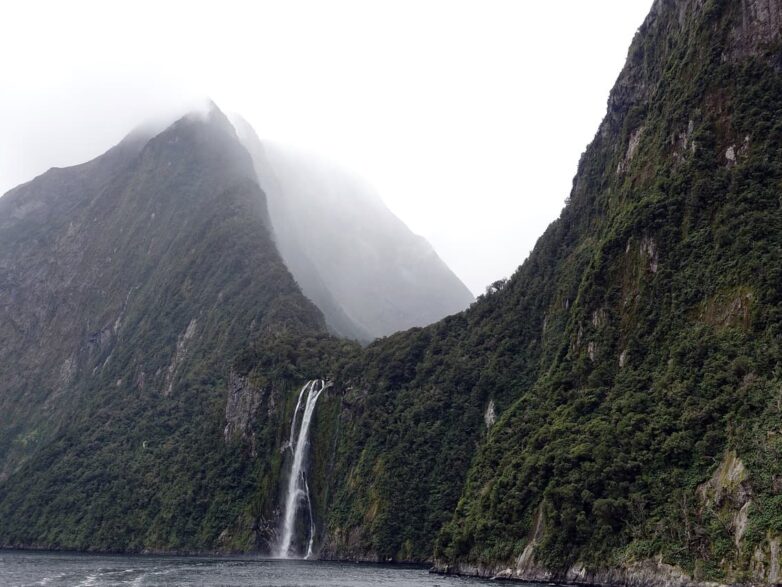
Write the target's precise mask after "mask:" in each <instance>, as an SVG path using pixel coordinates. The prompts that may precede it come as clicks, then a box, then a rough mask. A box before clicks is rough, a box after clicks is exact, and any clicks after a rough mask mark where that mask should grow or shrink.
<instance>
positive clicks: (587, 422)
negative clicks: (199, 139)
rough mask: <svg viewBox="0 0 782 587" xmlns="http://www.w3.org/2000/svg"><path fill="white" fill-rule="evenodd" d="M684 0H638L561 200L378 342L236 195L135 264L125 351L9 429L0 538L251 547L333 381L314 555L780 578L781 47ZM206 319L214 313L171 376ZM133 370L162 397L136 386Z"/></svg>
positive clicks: (119, 348) (261, 544)
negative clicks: (453, 298)
mask: <svg viewBox="0 0 782 587" xmlns="http://www.w3.org/2000/svg"><path fill="white" fill-rule="evenodd" d="M750 1H751V0H747V2H750ZM696 4H697V3H692V2H687V1H682V2H672V3H656V4H655V11H654V14H653V15H652V16H651V17H650V18H649V19H648V20H647V23H646V24H645V25H644V26H643V27H642V29H641V31H640V32H639V34H638V35H637V37H636V39H635V40H634V42H633V45H632V47H631V50H630V55H629V58H628V63H627V65H626V67H625V69H624V70H623V72H622V74H621V75H620V77H619V80H618V82H617V85H616V87H615V89H614V90H613V92H612V94H611V98H610V100H609V110H608V114H607V116H606V119H605V120H604V122H603V124H602V125H601V127H600V129H599V132H598V133H597V135H596V137H595V139H594V141H593V143H592V144H591V145H590V147H589V148H588V149H587V151H586V152H585V153H584V155H583V157H582V159H581V161H580V163H579V168H578V173H577V175H576V178H575V181H574V185H573V191H572V193H571V195H570V199H569V201H568V204H567V206H566V207H565V209H564V210H563V211H562V214H561V216H560V218H559V219H558V220H557V221H556V222H554V223H553V224H552V225H551V226H550V227H549V228H548V230H547V231H546V232H545V234H544V235H543V236H542V237H541V238H540V240H539V242H538V244H537V246H536V247H535V250H534V251H533V253H532V254H531V255H530V257H529V259H528V260H527V261H525V263H524V264H523V265H522V266H521V267H520V268H519V269H518V271H517V272H516V273H515V275H513V277H512V278H511V279H510V280H507V281H499V282H497V283H495V284H493V285H492V286H491V287H490V288H489V289H488V290H487V293H486V294H485V295H483V296H481V297H480V298H479V299H478V300H477V301H476V303H475V304H473V306H472V307H471V308H470V309H469V310H467V311H465V312H463V313H461V314H458V315H455V316H451V317H449V318H446V319H444V320H442V321H441V322H439V323H437V324H433V325H431V326H429V327H427V328H423V329H421V328H418V329H412V330H409V331H406V332H401V333H398V334H395V335H393V336H390V337H387V338H384V339H381V340H378V341H376V342H374V343H373V344H371V345H369V346H368V347H367V348H365V349H360V348H359V347H358V346H356V345H354V344H351V343H347V342H343V341H339V340H335V339H334V338H331V337H328V336H326V335H325V334H324V333H323V326H322V321H321V320H320V318H319V316H318V315H317V313H316V312H314V311H313V309H312V306H311V305H309V304H308V302H307V301H306V300H305V299H303V298H302V297H301V296H300V294H298V291H297V290H296V289H295V287H290V276H289V275H287V273H286V272H285V271H284V268H282V269H281V268H280V266H279V264H278V260H277V257H276V255H275V254H274V252H273V247H270V243H269V242H268V239H267V238H266V237H264V240H263V241H262V242H256V241H253V240H252V239H253V238H257V234H258V233H257V230H255V229H253V226H256V225H255V224H254V225H252V226H249V225H245V224H243V223H242V222H241V221H240V219H241V218H245V217H248V214H247V209H246V208H242V207H241V206H240V207H239V208H237V209H236V214H233V213H228V212H226V214H227V217H223V216H220V214H222V212H218V211H216V210H215V209H206V210H205V211H204V215H203V216H198V218H204V219H209V218H217V219H219V218H223V220H224V221H225V224H221V223H219V222H218V225H219V227H222V228H220V229H219V230H218V229H217V228H218V227H213V226H212V225H211V224H209V223H207V225H205V227H204V229H203V231H201V232H198V235H199V236H198V237H197V238H194V239H193V240H192V241H190V240H187V241H185V242H183V243H182V244H181V248H177V249H174V250H175V251H176V255H177V256H176V257H174V258H173V259H174V260H173V261H170V263H171V264H170V265H165V266H162V268H161V273H159V274H158V273H155V272H154V269H156V268H157V267H160V266H161V263H162V261H156V262H155V263H154V264H153V265H154V266H153V267H151V268H147V269H146V270H148V271H150V272H151V273H150V276H152V277H154V279H152V280H151V281H150V283H151V284H152V285H150V286H149V287H150V288H152V289H150V290H149V293H148V294H147V295H146V297H142V296H141V295H140V294H139V300H138V302H133V303H134V304H136V305H132V304H131V305H129V306H128V310H127V318H123V321H124V323H125V324H127V325H128V326H127V328H128V329H129V331H128V334H123V335H122V337H123V338H122V340H123V344H122V345H114V346H112V347H107V348H106V349H105V350H103V351H100V352H98V353H97V354H96V355H95V356H90V358H89V361H91V362H88V363H80V365H88V366H89V367H90V368H96V369H98V370H97V371H96V373H97V375H96V376H95V377H92V378H90V377H88V378H86V379H83V381H87V382H88V383H86V384H85V386H86V387H84V388H83V389H79V390H78V392H75V395H70V396H67V397H77V398H79V399H78V401H77V402H74V403H72V404H67V405H66V404H62V405H66V407H67V406H70V407H69V410H70V411H66V412H64V413H67V414H68V422H67V423H63V424H62V425H60V426H57V427H52V425H51V419H48V420H47V419H46V418H43V417H41V418H39V419H36V418H33V417H30V419H28V420H24V421H27V422H32V423H33V424H31V425H29V426H27V427H26V428H25V429H24V430H17V429H16V428H15V427H12V426H10V425H9V426H7V427H4V428H3V430H4V431H7V432H6V437H4V438H3V439H2V442H0V448H2V450H4V451H5V452H4V453H3V454H5V455H6V457H5V458H6V459H11V458H12V457H13V459H16V461H15V462H14V467H12V468H10V469H9V468H8V467H6V470H11V471H12V473H11V474H10V475H9V476H8V477H7V478H6V479H3V480H2V481H0V543H2V544H16V545H21V544H29V545H38V546H56V547H75V548H82V549H92V548H98V549H121V550H143V549H161V550H170V549H177V550H199V549H210V550H212V549H223V550H230V549H236V550H253V549H261V550H263V549H265V548H268V545H269V542H270V541H271V540H273V537H274V528H275V524H276V521H277V518H278V515H279V512H278V508H279V503H280V489H281V487H282V482H283V480H284V471H285V464H286V463H285V459H286V458H288V456H287V453H286V451H284V450H281V449H282V448H283V446H284V443H285V442H286V441H287V440H288V434H289V432H288V430H289V423H290V417H291V413H292V410H293V406H294V405H295V401H296V394H297V393H298V390H299V389H300V387H301V385H302V384H303V383H304V382H305V381H306V380H307V379H310V378H313V377H324V378H327V379H329V380H331V381H333V382H335V385H334V386H333V387H332V388H329V390H328V392H326V393H324V396H323V399H322V400H321V401H320V402H319V404H318V408H317V412H316V420H315V422H314V428H313V431H312V447H313V448H312V454H311V466H310V477H309V480H310V485H311V489H312V493H313V501H314V507H315V511H316V513H315V517H316V519H317V522H318V538H319V543H320V546H321V554H322V556H331V557H347V558H365V559H375V560H386V559H395V560H418V561H422V560H432V559H434V560H436V562H437V563H438V564H440V565H454V566H456V567H457V568H458V567H459V565H469V566H472V567H476V566H477V567H483V568H486V569H490V570H491V569H502V568H506V567H514V566H516V565H517V562H518V560H519V557H520V556H521V555H522V553H525V552H526V553H527V554H526V555H525V556H526V558H525V559H524V561H522V562H523V563H524V564H527V565H528V567H527V568H531V566H530V565H533V566H537V567H543V568H546V569H549V570H552V571H555V572H564V571H565V570H566V569H568V568H570V567H571V566H572V565H574V564H576V563H582V564H584V565H585V566H586V568H587V569H589V570H605V569H612V568H613V569H615V568H620V567H627V566H629V565H631V564H633V563H641V562H644V561H650V560H653V559H654V560H659V561H661V562H663V563H666V564H669V565H675V566H678V567H680V568H681V569H683V570H684V571H685V572H686V573H688V574H689V575H690V576H692V577H695V578H697V579H707V580H715V581H721V582H749V581H754V582H775V581H776V580H777V579H778V578H777V577H775V576H774V575H773V573H772V568H773V567H774V564H773V561H772V558H773V555H772V551H774V550H775V549H776V548H778V545H779V540H780V539H782V471H780V470H779V463H780V458H782V432H780V427H779V419H780V412H782V362H781V360H782V349H781V348H780V345H781V344H782V289H780V286H779V284H780V283H782V262H781V260H782V200H781V199H780V193H782V191H781V190H782V74H781V73H780V70H781V69H782V68H780V65H779V64H780V63H782V60H780V57H779V56H780V50H782V47H780V45H779V42H778V41H775V40H774V39H773V38H772V39H765V38H764V37H763V36H762V34H761V33H762V31H761V29H760V28H758V30H754V29H753V28H752V27H753V26H754V25H753V22H751V20H750V21H745V20H743V16H742V12H741V10H742V6H741V5H740V4H741V3H732V2H718V1H713V0H712V1H709V2H706V3H704V4H703V6H702V7H698V6H696ZM755 24H757V23H755ZM739 29H741V30H739ZM763 30H765V29H763ZM753 35H755V37H753ZM756 37H757V38H756ZM767 41H769V42H771V44H769V43H768V42H767ZM190 172H192V170H191V171H188V173H190ZM149 173H150V174H151V173H152V170H150V172H149ZM149 177H150V178H152V177H153V175H149ZM231 185H232V186H233V188H234V189H238V188H236V184H233V183H232V184H231ZM146 191H148V190H145V193H146ZM207 192H208V193H215V192H214V190H212V189H210V190H207ZM217 193H223V192H221V191H218V192H217ZM228 193H234V196H236V193H235V192H228ZM238 193H244V192H242V191H241V190H239V192H238ZM247 193H248V194H251V192H247ZM242 201H244V200H242ZM247 201H251V200H247ZM260 216H263V211H262V210H261V211H260V212H258V211H256V213H255V217H256V218H258V217H260ZM174 217H175V215H174V216H172V218H174ZM192 227H193V224H192V223H191V224H188V230H187V231H185V230H184V227H182V234H185V233H188V234H189V231H190V230H191V229H192ZM245 230H246V231H247V232H246V233H245V232H244V231H245ZM264 234H265V233H264ZM212 235H214V238H212ZM17 236H18V235H17ZM158 236H159V235H156V238H157V237H158ZM229 236H230V238H229ZM234 236H235V237H236V238H238V239H239V240H238V242H239V244H240V245H241V246H237V248H236V249H235V250H234V249H232V248H231V246H229V245H227V244H226V243H229V242H237V241H234V240H232V239H233V238H234ZM267 236H268V235H267ZM243 239H248V240H247V242H246V243H245V244H243V245H242V244H241V243H242V242H244V240H243ZM147 240H149V239H147ZM134 242H136V240H134V239H129V240H128V242H127V243H126V244H127V245H128V246H130V245H131V244H133V243H134ZM136 246H139V245H136ZM172 246H173V244H172ZM199 247H202V248H200V249H199ZM192 251H198V253H197V254H193V256H192V257H190V256H189V255H190V253H191V252H192ZM215 251H222V252H223V255H216V254H214V252H215ZM248 251H263V252H264V253H263V254H264V255H265V256H264V257H262V258H259V257H254V258H251V259H249V260H248V259H247V258H246V255H247V254H248ZM138 258H143V256H139V257H138ZM163 258H164V257H160V259H163ZM205 261H209V262H205ZM270 268H271V269H270ZM128 271H129V270H128ZM134 271H135V270H134ZM161 276H165V278H163V277H161ZM237 276H247V277H246V278H245V277H242V278H237ZM158 279H159V280H161V281H157V280H158ZM133 283H135V281H132V280H131V281H127V283H126V286H127V287H129V286H130V285H131V284H133ZM0 285H2V284H0ZM127 287H126V288H125V289H122V291H123V292H126V291H127ZM123 295H124V294H123ZM134 296H135V294H134ZM220 296H223V297H222V298H221V297H220ZM116 299H117V300H119V299H120V298H119V297H117V298H116ZM133 299H135V298H133ZM215 299H221V300H222V301H221V302H220V303H215V302H214V300H215ZM161 300H162V301H161ZM206 300H209V301H206ZM116 303H118V302H115V304H116ZM147 304H155V305H154V306H153V307H156V308H160V312H159V313H158V314H156V315H155V316H150V315H149V313H148V312H147V311H146V308H147ZM115 310H116V308H115ZM107 315H114V314H111V312H108V311H107ZM193 318H196V319H197V322H198V324H199V325H203V327H204V328H205V329H206V330H204V331H198V332H199V333H200V334H199V335H198V336H196V337H195V338H193V339H192V340H193V341H194V342H193V345H194V346H192V347H187V348H188V350H187V352H186V354H185V355H184V356H185V358H184V359H183V363H182V365H183V366H182V371H181V373H180V372H179V371H177V372H178V373H180V375H179V376H178V377H176V378H175V379H174V386H173V387H172V388H171V390H170V392H167V393H161V390H164V389H166V385H165V384H166V383H167V382H168V380H167V379H166V374H165V373H166V369H168V368H169V366H170V365H171V364H172V350H175V349H177V348H179V346H180V344H182V345H184V344H185V343H183V342H182V341H185V340H187V341H189V340H191V339H190V338H188V337H187V336H186V334H187V331H188V327H189V324H190V321H191V320H192V319H193ZM97 323H99V324H103V323H106V321H105V320H104V321H102V322H97ZM198 328H201V326H199V327H198ZM6 332H7V331H6ZM123 332H124V331H123ZM160 332H164V333H166V336H165V337H163V339H162V340H161V337H160V336H159V333H160ZM4 336H7V337H10V336H11V335H10V334H7V333H6V334H4ZM98 338H100V336H99V337H98ZM124 341H128V344H125V343H124ZM187 344H190V343H187ZM98 346H100V345H98ZM109 348H112V349H114V350H112V351H109V350H108V349H109ZM101 353H104V354H101ZM66 356H68V355H67V354H65V355H58V356H57V362H56V365H57V368H58V369H60V367H59V365H61V363H62V360H63V359H64V358H65V357H66ZM107 356H111V357H112V358H111V361H109V362H108V363H106V362H105V361H106V359H107ZM173 357H176V352H174V354H173ZM229 357H230V359H229ZM142 359H143V362H142ZM79 360H80V361H85V360H86V359H84V358H81V356H80V359H79ZM5 364H8V363H5ZM142 365H143V372H144V373H147V374H148V376H149V374H155V373H158V374H159V375H158V376H157V377H158V379H157V380H156V381H157V384H156V385H138V384H134V385H130V384H129V379H128V374H129V373H133V374H134V376H133V381H138V376H137V374H138V370H139V368H141V367H142ZM82 368H83V367H81V366H80V369H82ZM177 369H178V367H177ZM175 370H176V369H175ZM58 372H59V371H58ZM83 372H84V371H82V373H83ZM32 381H33V380H31V383H30V385H31V386H32V385H33V383H32ZM118 381H119V384H118V383H117V382H118ZM25 393H26V394H27V395H24V396H23V401H22V400H20V405H23V406H29V401H30V398H32V397H38V396H35V392H34V391H32V390H31V388H30V389H26V391H25ZM5 397H7V396H5ZM43 399H44V400H45V401H55V402H56V401H64V400H56V398H55V400H48V399H46V398H45V397H44V398H43ZM3 401H5V402H7V401H8V400H6V399H3ZM54 405H61V404H56V403H55V404H54ZM14 409H15V410H16V411H15V412H14V414H16V417H19V414H24V413H25V412H24V408H23V407H16V408H14ZM39 423H40V426H39ZM47 423H48V424H47ZM9 438H10V439H11V440H8V439H9ZM11 445H13V446H15V447H18V448H15V449H14V450H11V449H9V448H7V447H8V446H11ZM14 451H16V452H14ZM8 455H10V456H8ZM20 455H21V456H20ZM20 463H21V464H20ZM530 545H532V548H528V547H529V546H530ZM518 564H520V565H521V563H518ZM522 570H524V569H522Z"/></svg>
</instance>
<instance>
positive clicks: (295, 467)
mask: <svg viewBox="0 0 782 587" xmlns="http://www.w3.org/2000/svg"><path fill="white" fill-rule="evenodd" d="M326 387H328V385H326V383H325V381H323V380H322V379H313V380H312V381H309V382H308V383H307V384H306V385H304V387H302V388H301V391H300V392H299V400H298V402H296V409H295V410H294V412H293V418H292V419H291V439H290V442H289V447H290V449H291V451H292V452H293V463H292V464H291V472H290V478H289V479H288V492H287V494H286V496H285V510H284V512H283V524H282V536H281V538H280V541H279V543H278V545H277V553H276V554H277V556H278V557H280V558H288V557H289V556H290V549H291V542H292V541H293V532H294V530H295V527H296V514H297V513H298V511H299V507H300V506H301V501H302V498H306V500H307V507H308V509H309V516H310V536H309V543H308V547H307V555H306V558H309V557H310V556H312V544H313V539H314V536H315V523H314V521H313V518H312V504H311V502H310V488H309V484H308V483H307V479H306V475H305V471H304V458H305V456H306V450H307V446H308V444H309V433H310V424H311V423H312V414H313V413H314V411H315V403H316V402H317V401H318V398H319V397H320V394H321V393H322V392H323V390H324V389H326ZM305 393H306V395H307V400H306V403H305V404H304V413H303V414H302V417H301V424H300V425H299V433H298V437H296V440H295V441H294V437H295V436H296V435H295V431H296V417H297V416H298V413H299V409H300V407H301V400H302V398H303V397H304V394H305Z"/></svg>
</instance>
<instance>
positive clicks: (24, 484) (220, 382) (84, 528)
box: [0, 108, 325, 550]
mask: <svg viewBox="0 0 782 587" xmlns="http://www.w3.org/2000/svg"><path fill="white" fill-rule="evenodd" d="M0 268H2V272H0V280H2V286H0V340H1V341H2V344H1V345H0V370H2V374H3V377H2V381H0V472H2V476H0V512H1V513H0V544H4V545H8V544H11V545H13V544H30V545H37V546H55V547H66V548H88V549H93V548H103V549H106V548H110V549H130V550H139V549H145V548H148V549H164V548H178V549H196V548H213V547H215V545H216V544H217V536H218V535H219V533H220V532H221V531H222V530H223V529H225V528H227V527H228V526H230V525H231V524H232V523H233V520H234V518H236V516H237V515H238V512H239V511H240V510H241V509H242V507H244V506H245V505H246V502H244V501H243V499H247V496H248V495H249V489H250V488H251V487H253V486H254V478H253V476H252V474H250V473H248V474H247V476H246V477H245V476H244V475H242V474H238V473H241V472H242V471H247V470H248V469H249V468H251V467H252V466H254V465H253V461H252V454H251V453H252V450H248V449H247V447H246V445H245V444H243V443H242V442H240V441H233V437H234V435H233V434H231V435H230V438H229V439H228V441H226V439H225V437H224V428H225V427H226V423H225V421H224V415H225V414H226V402H227V401H228V403H229V404H230V403H231V402H230V401H229V400H228V399H227V397H228V398H232V399H235V395H236V389H234V388H231V381H230V380H229V367H230V364H231V362H232V361H233V360H234V358H235V356H236V355H237V353H238V352H239V350H240V349H241V348H243V347H244V346H245V345H246V344H247V342H248V340H260V339H264V340H270V339H274V338H275V337H278V336H281V335H286V336H288V335H292V334H294V333H299V334H302V333H319V332H325V324H324V322H323V319H322V316H321V315H320V313H319V312H318V310H317V309H316V308H315V307H314V306H313V305H312V304H311V303H310V302H309V301H308V300H307V299H306V298H305V297H304V296H303V295H302V294H301V291H300V290H299V288H298V286H297V285H296V283H295V281H294V280H293V278H292V276H291V275H290V273H289V272H288V271H287V269H286V267H285V265H284V264H283V261H282V259H281V258H280V256H279V254H278V253H277V250H276V248H275V246H274V243H273V241H272V238H271V232H270V228H269V220H268V214H267V211H266V207H265V200H264V196H263V193H262V192H261V190H260V189H259V187H258V184H257V180H256V178H255V172H254V170H253V167H252V162H251V159H250V157H249V155H248V153H247V152H246V150H245V149H244V148H243V147H242V146H241V144H240V143H239V141H238V140H237V138H236V135H235V132H234V130H233V127H232V126H231V125H230V123H229V122H228V120H227V119H226V118H225V117H224V116H223V114H222V113H221V112H219V110H217V109H216V108H212V109H211V111H210V112H208V113H205V114H194V115H190V116H188V117H185V118H183V119H182V120H180V121H178V122H176V123H175V124H173V125H172V126H170V127H169V128H167V129H166V130H164V131H163V132H161V133H159V134H157V135H156V136H152V137H150V136H138V135H133V136H131V137H129V138H128V139H126V140H125V141H123V143H121V144H120V145H119V146H117V147H116V148H114V149H112V150H111V151H109V152H108V153H106V154H105V155H103V156H101V157H99V158H97V159H96V160H94V161H91V162H89V163H86V164H84V165H80V166H76V167H72V168H68V169H54V170H51V171H49V172H47V173H46V174H44V175H43V176H41V177H39V178H37V179H35V180H33V181H31V182H29V183H27V184H25V185H22V186H20V187H18V188H16V189H15V190H12V191H11V192H9V193H8V194H7V195H6V196H4V197H3V198H2V199H0ZM234 387H235V386H234ZM227 390H228V391H227ZM240 395H241V394H240ZM242 402H243V403H242ZM254 402H255V399H254V397H253V396H252V395H250V396H249V398H248V399H247V400H246V401H245V400H241V401H240V402H239V403H240V404H242V405H241V406H239V407H237V408H236V409H235V410H231V409H230V405H229V409H228V414H229V422H228V424H229V426H228V428H229V430H228V431H229V432H232V430H233V428H237V432H238V436H239V438H240V439H241V436H242V434H246V433H247V432H246V430H245V429H246V428H247V426H246V424H247V423H246V422H245V420H243V419H242V417H240V416H237V418H238V420H237V421H236V425H235V426H233V427H232V422H231V420H233V419H235V418H232V414H233V413H234V412H237V413H238V412H239V411H241V410H242V409H248V410H249V409H250V408H253V407H255V404H254ZM245 404H246V405H245ZM252 448H253V449H255V448H256V447H252ZM261 449H263V450H264V451H267V452H271V451H270V450H269V447H267V446H258V447H257V450H261ZM237 472H238V473H237ZM65 513H67V515H65Z"/></svg>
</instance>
